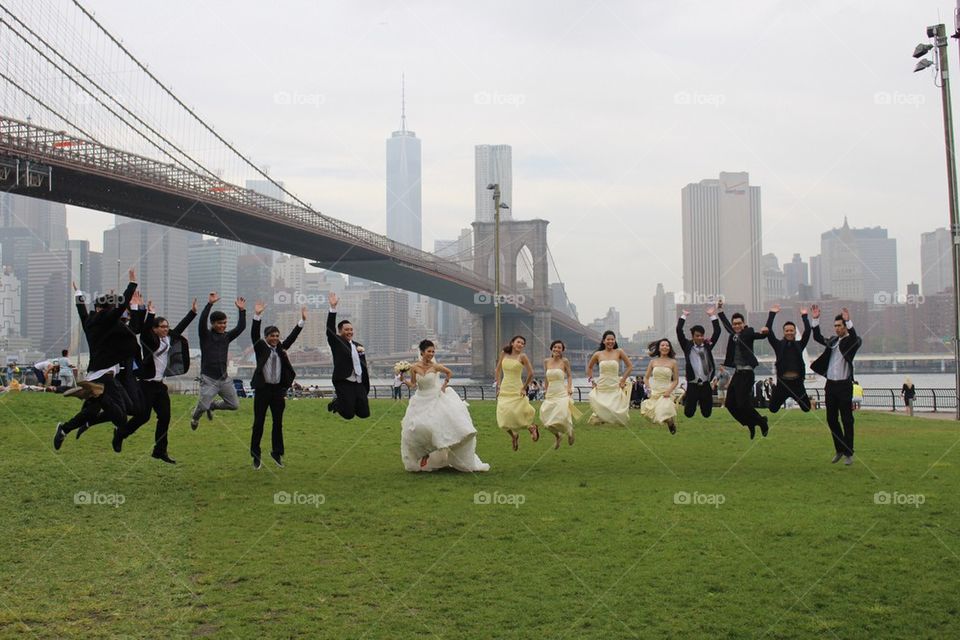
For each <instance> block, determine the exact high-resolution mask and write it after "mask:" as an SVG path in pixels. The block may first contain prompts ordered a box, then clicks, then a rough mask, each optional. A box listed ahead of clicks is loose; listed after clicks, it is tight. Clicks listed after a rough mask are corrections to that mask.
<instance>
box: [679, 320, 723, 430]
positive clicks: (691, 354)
mask: <svg viewBox="0 0 960 640" xmlns="http://www.w3.org/2000/svg"><path fill="white" fill-rule="evenodd" d="M689 315H690V312H689V311H687V310H684V311H683V314H682V315H681V316H680V318H678V319H677V342H679V343H680V349H681V350H682V351H683V356H684V359H685V360H686V363H687V364H686V370H685V373H686V377H687V392H686V394H685V395H684V397H683V414H684V415H685V416H687V417H688V418H692V417H693V416H694V415H695V414H696V413H697V407H700V414H701V415H703V417H704V418H709V417H710V414H711V413H712V412H713V390H714V388H715V387H716V384H717V367H716V364H715V363H714V361H713V346H714V345H715V344H717V340H719V339H720V319H719V318H718V317H717V315H716V310H715V309H714V308H713V307H710V308H709V309H707V315H708V316H710V322H711V323H712V324H713V335H712V336H710V341H709V342H708V341H706V340H705V339H704V335H705V333H706V332H705V331H704V329H703V327H702V326H701V325H699V324H695V325H693V326H692V327H690V340H688V339H687V338H686V336H684V335H683V324H684V323H685V322H686V321H687V316H689Z"/></svg>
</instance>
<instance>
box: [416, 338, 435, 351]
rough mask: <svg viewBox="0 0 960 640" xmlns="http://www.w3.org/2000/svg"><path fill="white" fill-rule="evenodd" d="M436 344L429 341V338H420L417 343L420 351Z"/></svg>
mask: <svg viewBox="0 0 960 640" xmlns="http://www.w3.org/2000/svg"><path fill="white" fill-rule="evenodd" d="M436 346H437V345H435V344H433V342H431V341H430V340H421V341H420V345H419V348H420V353H423V352H424V351H426V350H427V349H429V348H430V347H436Z"/></svg>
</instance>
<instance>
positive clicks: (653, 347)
mask: <svg viewBox="0 0 960 640" xmlns="http://www.w3.org/2000/svg"><path fill="white" fill-rule="evenodd" d="M661 342H666V343H667V344H668V345H670V353H668V354H667V357H668V358H676V357H677V354H676V352H675V351H674V350H673V343H672V342H670V340H669V339H668V338H660V339H659V340H654V341H653V342H651V343H650V344H649V345H648V346H647V351H648V352H649V353H650V357H651V358H659V357H660V343H661Z"/></svg>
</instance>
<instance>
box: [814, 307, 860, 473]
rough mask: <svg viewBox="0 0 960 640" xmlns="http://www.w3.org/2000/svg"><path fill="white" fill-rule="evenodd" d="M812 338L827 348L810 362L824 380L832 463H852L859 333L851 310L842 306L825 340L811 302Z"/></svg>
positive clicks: (815, 309) (817, 310)
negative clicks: (831, 442)
mask: <svg viewBox="0 0 960 640" xmlns="http://www.w3.org/2000/svg"><path fill="white" fill-rule="evenodd" d="M810 314H811V316H813V322H812V324H813V339H814V340H816V341H817V342H819V343H820V344H822V345H823V346H825V347H826V349H824V351H823V353H821V354H820V357H819V358H817V359H816V360H814V361H813V362H812V363H811V364H810V368H811V369H813V370H814V372H815V373H818V374H820V375H821V376H823V377H824V378H826V379H827V382H826V385H824V395H825V396H826V404H827V425H829V426H830V433H831V434H832V435H833V448H834V450H835V451H836V454H835V455H834V456H833V460H831V462H834V463H836V462H839V461H840V458H843V459H844V460H843V463H844V464H846V465H851V464H853V359H854V358H855V357H856V356H857V351H858V350H859V349H860V345H862V344H863V340H861V338H860V336H858V335H857V332H856V331H855V330H854V328H853V322H852V321H851V320H850V311H848V310H847V308H846V307H844V308H843V309H842V310H841V313H840V315H838V316H837V317H835V318H834V319H833V331H834V333H835V335H832V336H830V338H829V339H824V337H823V334H822V333H820V307H819V305H812V306H811V307H810Z"/></svg>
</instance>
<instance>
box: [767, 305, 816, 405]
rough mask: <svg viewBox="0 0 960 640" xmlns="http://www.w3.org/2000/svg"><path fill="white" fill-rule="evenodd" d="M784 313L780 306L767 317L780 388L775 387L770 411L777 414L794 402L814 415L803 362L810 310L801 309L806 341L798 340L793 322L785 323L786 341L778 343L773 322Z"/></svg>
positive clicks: (768, 338) (807, 340)
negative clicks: (787, 403)
mask: <svg viewBox="0 0 960 640" xmlns="http://www.w3.org/2000/svg"><path fill="white" fill-rule="evenodd" d="M778 313H780V305H778V304H775V305H773V306H772V307H771V308H770V313H769V315H767V341H768V342H769V343H770V346H771V347H772V348H773V352H774V354H776V356H777V362H776V369H777V384H776V385H774V387H773V393H772V394H771V397H770V405H769V409H770V411H771V413H776V412H777V411H779V410H780V407H782V406H783V403H784V402H786V401H787V398H793V399H794V400H796V401H797V404H798V405H799V406H800V409H802V410H803V411H810V396H808V395H807V389H806V387H805V386H804V384H803V382H804V379H805V378H806V377H807V365H806V363H805V362H804V361H803V350H804V349H806V348H807V343H808V342H809V341H810V321H809V320H808V319H807V310H806V308H801V309H800V319H801V320H802V321H803V337H801V338H800V339H799V340H797V325H796V324H794V323H793V322H792V321H791V320H787V321H786V322H784V323H783V339H782V340H781V339H778V338H777V336H776V335H774V333H773V320H774V318H776V317H777V314H778Z"/></svg>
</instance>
